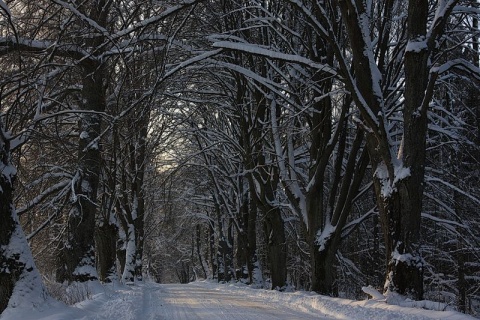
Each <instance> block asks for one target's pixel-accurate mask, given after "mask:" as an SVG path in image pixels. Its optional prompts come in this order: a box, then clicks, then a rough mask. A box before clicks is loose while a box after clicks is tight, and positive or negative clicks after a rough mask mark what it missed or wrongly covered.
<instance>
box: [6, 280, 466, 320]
mask: <svg viewBox="0 0 480 320" xmlns="http://www.w3.org/2000/svg"><path fill="white" fill-rule="evenodd" d="M85 288H88V297H87V299H86V300H84V301H82V302H79V303H77V304H75V305H74V306H66V305H64V304H62V303H59V302H57V301H54V300H53V299H49V300H48V301H45V303H42V304H40V305H35V306H33V308H31V307H28V308H27V307H22V306H20V305H18V304H17V305H16V306H15V307H10V308H8V309H7V310H5V311H4V313H2V314H1V315H0V320H191V319H192V320H199V319H208V320H253V319H258V320H273V319H275V320H313V319H316V320H319V319H320V320H326V319H328V320H332V319H341V320H392V319H395V320H474V318H472V317H469V316H467V315H464V314H461V313H458V312H455V311H430V310H426V309H424V307H425V305H424V304H425V303H423V304H422V303H421V302H419V303H420V305H419V307H417V308H407V307H401V306H397V305H389V304H387V303H386V302H385V301H384V300H383V299H378V300H361V301H353V300H347V299H338V298H331V297H325V296H320V295H317V294H315V293H308V292H291V293H283V292H277V291H272V290H263V289H252V288H250V287H248V286H246V285H242V284H218V283H214V282H209V281H200V282H195V283H191V284H157V283H152V282H141V283H135V285H132V286H125V285H122V284H119V283H111V284H108V285H100V283H98V282H92V283H89V284H88V285H86V287H85ZM73 293H74V292H73ZM430 304H435V303H433V302H430Z"/></svg>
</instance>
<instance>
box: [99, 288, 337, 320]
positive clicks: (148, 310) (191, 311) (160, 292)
mask: <svg viewBox="0 0 480 320" xmlns="http://www.w3.org/2000/svg"><path fill="white" fill-rule="evenodd" d="M124 298H126V300H130V299H131V300H130V301H126V305H125V307H126V308H125V309H124V310H119V309H118V303H114V304H112V305H111V307H113V308H110V306H108V303H107V304H106V305H104V306H103V307H102V308H101V309H104V310H99V311H100V312H99V314H103V316H104V317H107V318H109V319H125V320H127V319H128V320H130V319H132V320H133V319H139V320H140V319H144V320H200V319H206V320H207V319H208V320H227V319H228V320H253V319H262V320H298V319H305V320H310V319H312V320H313V319H332V318H328V317H321V316H320V315H319V314H313V313H310V312H308V311H305V312H303V311H300V310H295V309H292V308H289V307H288V306H283V305H279V304H274V303H272V302H269V301H267V300H265V299H262V298H256V299H252V298H251V297H247V296H245V295H242V294H239V293H235V292H224V291H217V290H213V289H210V288H206V287H204V286H199V285H195V284H164V285H158V284H145V285H141V286H136V287H132V288H131V291H129V292H128V294H127V295H126V296H125V297H124ZM127 305H131V306H132V307H133V308H132V309H130V308H128V307H127ZM129 309H130V310H129ZM102 319H103V318H102Z"/></svg>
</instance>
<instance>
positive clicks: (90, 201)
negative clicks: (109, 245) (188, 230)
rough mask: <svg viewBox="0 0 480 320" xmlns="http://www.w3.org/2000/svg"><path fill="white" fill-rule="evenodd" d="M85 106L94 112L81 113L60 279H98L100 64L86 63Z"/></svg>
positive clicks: (102, 99)
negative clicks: (96, 245)
mask: <svg viewBox="0 0 480 320" xmlns="http://www.w3.org/2000/svg"><path fill="white" fill-rule="evenodd" d="M83 67H84V70H83V74H84V79H83V89H82V98H83V101H82V107H83V109H84V110H89V111H92V112H91V113H84V114H81V115H80V122H79V131H80V135H79V145H78V169H77V174H76V175H75V177H74V179H73V181H72V189H73V190H72V208H71V210H70V212H69V216H68V226H67V235H66V237H67V238H66V239H65V244H64V248H63V249H62V251H61V254H60V257H59V265H58V269H57V280H58V281H60V282H63V281H68V282H72V281H80V282H85V281H89V280H96V279H97V278H98V275H97V272H96V269H95V242H94V230H95V215H96V212H97V189H98V184H99V174H100V167H101V154H100V147H99V141H98V139H99V135H100V125H101V116H100V114H98V113H96V112H103V111H104V110H105V88H104V85H103V72H102V70H103V68H102V67H101V66H100V65H98V64H97V63H93V62H86V63H85V65H84V66H83Z"/></svg>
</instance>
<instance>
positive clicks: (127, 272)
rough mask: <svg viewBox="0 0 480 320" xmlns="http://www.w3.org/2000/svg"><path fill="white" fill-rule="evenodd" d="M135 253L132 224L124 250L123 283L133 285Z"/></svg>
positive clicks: (129, 227)
mask: <svg viewBox="0 0 480 320" xmlns="http://www.w3.org/2000/svg"><path fill="white" fill-rule="evenodd" d="M136 251H137V246H136V243H135V227H134V225H133V224H129V225H128V231H127V239H126V249H125V268H124V269H123V274H122V282H123V283H133V282H134V281H135V267H136V261H137V259H136Z"/></svg>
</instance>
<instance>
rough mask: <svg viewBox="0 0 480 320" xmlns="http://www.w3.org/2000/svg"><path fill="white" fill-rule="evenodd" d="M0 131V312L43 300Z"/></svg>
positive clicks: (38, 276)
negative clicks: (14, 195) (18, 211)
mask: <svg viewBox="0 0 480 320" xmlns="http://www.w3.org/2000/svg"><path fill="white" fill-rule="evenodd" d="M0 129H2V132H0V134H1V136H0V314H1V313H2V312H3V311H4V310H5V309H6V308H7V307H12V308H14V307H19V306H23V307H26V306H34V305H38V304H39V303H41V302H42V301H44V300H45V297H46V292H45V289H44V287H43V283H42V279H41V277H40V274H39V273H38V270H37V268H36V266H35V263H34V261H33V257H32V254H31V251H30V247H29V246H28V243H27V240H26V238H25V235H24V233H23V230H22V228H21V226H20V224H19V221H18V217H17V214H16V212H15V208H14V205H13V183H14V180H15V176H16V170H15V168H14V167H13V166H12V165H11V164H10V150H9V141H7V140H6V139H4V138H5V133H4V132H3V128H0Z"/></svg>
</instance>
